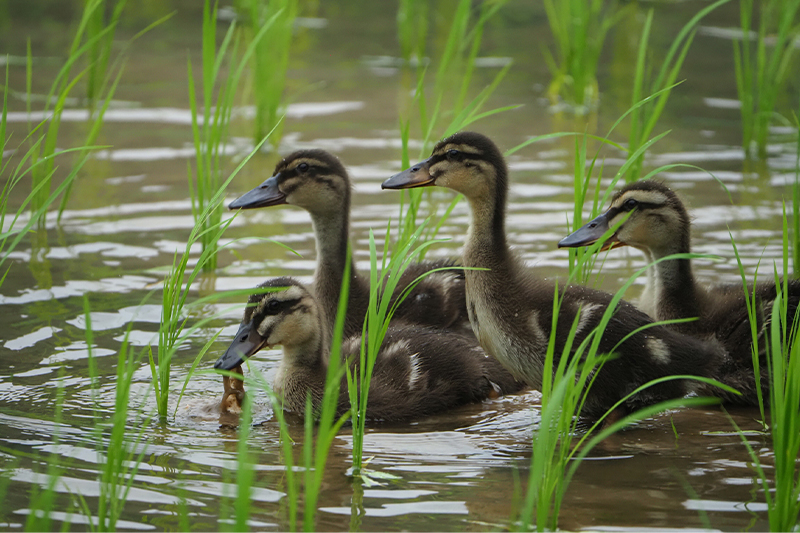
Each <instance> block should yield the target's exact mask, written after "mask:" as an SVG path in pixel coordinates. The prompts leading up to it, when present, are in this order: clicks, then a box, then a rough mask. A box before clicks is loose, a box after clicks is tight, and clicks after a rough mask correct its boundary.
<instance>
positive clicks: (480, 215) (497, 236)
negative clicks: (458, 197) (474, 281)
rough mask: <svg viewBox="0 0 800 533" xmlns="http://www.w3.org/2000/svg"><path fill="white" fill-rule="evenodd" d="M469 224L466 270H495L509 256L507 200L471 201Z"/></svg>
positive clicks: (465, 248) (465, 259)
mask: <svg viewBox="0 0 800 533" xmlns="http://www.w3.org/2000/svg"><path fill="white" fill-rule="evenodd" d="M469 203H470V224H469V231H468V232H467V242H466V245H465V246H464V266H469V267H481V268H491V269H492V270H493V271H494V270H495V269H496V268H499V267H500V266H502V265H504V264H505V263H506V262H507V261H508V258H509V256H510V253H509V249H508V243H507V241H506V231H505V202H504V198H494V199H491V198H480V199H470V200H469Z"/></svg>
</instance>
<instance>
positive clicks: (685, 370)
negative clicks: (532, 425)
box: [383, 132, 724, 418]
mask: <svg viewBox="0 0 800 533" xmlns="http://www.w3.org/2000/svg"><path fill="white" fill-rule="evenodd" d="M431 185H438V186H442V187H448V188H451V189H454V190H456V191H458V192H460V193H461V194H463V195H464V196H465V197H466V199H467V200H468V202H469V207H470V215H471V216H470V226H469V232H468V234H467V240H466V244H465V246H464V251H463V255H462V263H463V265H464V266H465V267H469V268H470V269H469V270H465V276H466V294H467V309H468V311H469V319H470V322H471V324H472V329H473V331H474V332H475V335H476V336H477V337H478V340H479V341H480V344H481V346H482V347H483V348H484V349H485V350H486V351H487V352H488V353H490V354H491V355H493V356H494V357H496V358H497V359H498V360H499V361H500V362H501V363H502V364H503V366H505V367H506V368H508V369H509V370H510V371H511V373H512V374H513V375H514V376H515V377H516V378H517V379H520V380H523V381H525V382H526V383H527V384H528V385H530V386H532V387H535V388H539V387H541V385H542V373H543V371H544V363H545V357H546V353H547V347H548V342H549V338H550V330H551V324H552V323H553V322H552V314H553V297H554V294H555V287H554V285H553V282H551V281H548V280H546V279H543V278H541V277H539V276H537V275H536V274H535V273H534V271H533V270H532V269H530V268H528V267H526V266H525V265H524V264H523V262H522V261H521V260H520V259H519V258H518V257H517V256H516V255H515V254H514V253H513V252H512V251H511V249H510V248H509V246H508V244H507V241H506V234H505V211H506V197H507V193H508V171H507V168H506V163H505V161H504V159H503V156H502V154H501V153H500V150H499V149H498V148H497V146H495V144H494V143H493V142H492V141H491V140H490V139H489V138H487V137H486V136H484V135H481V134H479V133H473V132H460V133H456V134H455V135H452V136H451V137H448V138H447V139H444V140H443V141H440V142H439V143H438V144H437V145H436V147H435V148H434V149H433V153H432V154H431V156H430V158H428V159H427V160H425V161H423V162H421V163H418V164H417V165H414V166H413V167H411V168H410V169H408V170H406V171H404V172H401V173H400V174H397V175H395V176H393V177H391V178H389V179H388V180H386V181H385V182H384V183H383V188H385V189H401V188H411V187H423V186H431ZM473 267H477V268H480V269H481V270H472V269H471V268H473ZM559 295H560V296H561V295H563V303H562V305H561V307H560V310H559V314H558V321H557V326H556V328H557V329H556V335H555V337H556V347H555V353H556V357H557V358H558V357H560V354H561V353H562V352H563V348H564V346H565V341H567V339H568V335H569V330H570V328H571V326H572V324H573V323H574V322H575V319H576V318H577V333H576V336H575V342H574V343H573V344H572V349H571V351H572V352H574V350H575V347H577V346H578V345H579V344H580V343H581V342H582V341H583V340H584V339H585V338H586V337H587V336H588V335H589V334H590V333H591V332H592V331H593V330H594V328H595V326H597V325H598V323H599V322H600V320H601V317H602V316H603V313H604V312H605V310H606V308H607V307H608V306H609V304H610V303H611V299H612V295H610V294H608V293H605V292H602V291H597V290H592V289H589V288H586V287H581V286H574V285H569V286H560V287H559ZM652 324H653V320H652V319H651V318H650V317H648V316H647V315H646V314H644V313H642V312H641V311H639V310H638V309H636V308H635V307H634V306H633V305H630V304H628V303H627V302H624V301H621V302H620V303H619V304H618V305H617V307H616V308H615V310H614V314H613V317H612V319H611V321H610V322H609V324H608V326H607V327H606V329H605V331H604V332H603V335H602V337H601V341H600V347H599V353H606V354H609V353H613V354H614V355H615V357H613V358H611V359H609V360H608V361H606V362H605V364H604V365H603V366H602V368H601V369H600V370H599V372H598V373H597V375H596V378H595V381H594V383H593V384H592V386H591V388H590V390H589V392H588V397H587V400H586V403H585V404H584V407H583V411H582V414H583V415H585V416H587V417H590V418H597V417H599V416H601V415H602V414H603V413H605V412H606V411H607V410H608V409H609V408H611V406H612V405H614V404H615V403H616V402H617V401H618V400H620V399H621V398H623V397H624V396H625V395H626V394H628V393H629V392H631V391H632V390H634V389H635V388H636V387H638V386H640V385H643V384H644V383H647V382H648V381H650V380H653V379H655V378H660V377H665V376H670V375H676V374H687V375H696V376H704V377H711V376H713V375H714V371H715V370H716V368H717V367H718V366H719V364H720V361H721V360H722V359H723V358H724V351H723V350H722V349H721V348H720V347H719V346H718V345H715V344H713V343H708V342H703V341H700V340H699V339H696V338H694V337H690V336H686V335H681V334H679V333H677V332H675V331H672V330H670V329H669V328H665V327H662V326H654V325H652ZM644 327H646V329H645V330H642V329H641V328H644ZM556 364H557V361H556ZM696 388H697V385H696V382H694V381H692V380H671V381H667V382H665V383H662V384H659V385H656V386H654V387H650V388H649V389H647V390H646V391H644V392H643V393H640V394H638V395H636V396H634V397H633V398H632V399H630V400H628V401H627V402H626V404H625V407H624V408H623V410H630V409H632V408H635V407H637V406H641V405H648V404H654V403H657V402H659V401H661V400H665V399H669V398H678V397H682V396H684V395H686V394H687V393H690V392H693V391H694V390H695V389H696ZM617 414H622V413H617Z"/></svg>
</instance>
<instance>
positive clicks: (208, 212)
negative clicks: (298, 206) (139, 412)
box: [150, 138, 266, 422]
mask: <svg viewBox="0 0 800 533" xmlns="http://www.w3.org/2000/svg"><path fill="white" fill-rule="evenodd" d="M265 141H266V138H264V139H263V140H262V141H261V143H259V144H258V145H256V147H255V148H254V149H253V151H252V152H250V154H249V155H248V156H247V157H245V158H244V159H243V160H242V161H241V162H240V163H239V165H238V166H237V167H236V169H235V170H234V171H233V172H232V173H231V175H230V176H229V177H228V179H227V180H226V181H225V182H224V183H222V184H221V185H220V186H219V187H218V188H217V189H216V190H215V191H214V194H213V196H211V197H210V198H209V199H208V201H207V203H206V205H205V208H204V210H203V211H202V213H201V214H200V218H199V219H198V220H196V222H195V225H194V227H193V228H192V231H191V233H190V234H189V239H188V240H187V242H186V247H185V248H184V251H183V254H182V255H181V256H180V258H178V252H177V251H176V252H175V255H174V256H173V260H172V267H171V269H170V271H169V273H168V274H167V275H166V277H165V278H164V289H163V293H162V300H161V324H160V326H159V330H158V357H157V358H154V357H153V354H152V352H151V353H150V370H151V373H152V376H153V384H154V388H155V396H156V405H157V407H158V416H159V419H160V420H161V421H162V422H165V421H166V420H167V414H168V409H167V406H168V401H169V384H170V366H171V362H172V357H173V356H174V355H175V352H176V351H177V350H178V348H179V347H180V346H181V345H182V344H183V343H184V342H185V341H186V339H187V338H188V337H189V336H190V335H191V334H192V333H194V331H196V330H197V329H198V328H200V327H202V326H203V325H204V324H206V323H207V322H208V321H209V320H210V319H209V318H206V319H203V320H201V321H199V322H198V323H196V324H194V325H193V326H192V327H191V328H189V329H186V328H185V326H186V323H187V321H188V319H189V317H188V316H187V315H185V312H184V308H185V307H186V305H187V299H188V297H189V291H190V290H191V287H192V284H193V283H194V281H195V279H197V276H198V275H199V274H200V273H201V272H202V271H203V270H204V269H205V268H206V267H205V265H206V263H208V262H209V261H212V260H213V261H216V253H217V249H216V246H215V247H213V248H212V247H205V248H203V249H202V251H201V253H200V257H199V258H198V259H197V261H196V263H195V265H194V267H193V268H192V269H191V271H189V273H188V277H187V267H188V264H189V258H190V256H191V249H192V245H194V244H195V243H197V242H201V239H203V238H208V239H211V240H212V241H213V242H214V243H216V242H217V241H219V239H220V237H221V236H222V234H223V233H224V232H225V230H226V229H227V228H228V226H229V225H230V224H231V222H233V217H231V218H229V219H227V220H225V221H223V220H219V221H217V222H215V223H211V222H209V219H210V218H211V217H212V216H214V213H217V212H219V211H221V206H222V202H223V200H224V193H225V188H226V187H227V186H228V184H229V183H230V182H231V180H232V179H233V178H234V177H235V176H236V174H238V173H239V171H240V170H241V169H242V167H243V166H244V165H245V164H246V163H247V162H248V161H249V160H250V158H251V157H252V156H253V154H254V153H255V152H256V151H258V149H259V148H260V147H261V145H262V144H263V143H264V142H265ZM220 218H221V215H220ZM209 235H210V236H209ZM184 280H185V281H184ZM242 292H244V291H238V292H237V291H233V292H226V293H216V294H213V295H211V296H209V297H207V298H206V299H205V300H198V301H197V302H196V305H199V304H201V303H202V302H204V301H208V300H209V299H218V298H222V297H223V296H229V295H232V294H241V293H242ZM209 342H210V341H209ZM207 349H208V344H207V345H206V348H204V349H203V350H202V351H201V354H200V356H202V354H203V353H205V350H207ZM198 359H199V358H198ZM196 364H197V360H196V361H195V365H196ZM185 388H186V385H185V384H184V389H185Z"/></svg>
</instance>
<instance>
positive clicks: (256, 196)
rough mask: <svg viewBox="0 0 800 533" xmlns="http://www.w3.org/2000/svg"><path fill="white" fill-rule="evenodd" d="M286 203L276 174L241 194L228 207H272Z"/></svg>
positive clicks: (232, 209)
mask: <svg viewBox="0 0 800 533" xmlns="http://www.w3.org/2000/svg"><path fill="white" fill-rule="evenodd" d="M285 203H286V195H285V194H283V193H282V192H281V191H280V189H278V180H277V179H275V176H273V177H271V178H269V179H268V180H267V181H265V182H264V183H262V184H261V185H259V186H258V187H256V188H255V189H253V190H251V191H248V192H246V193H244V194H243V195H241V196H240V197H239V198H237V199H236V200H234V201H232V202H231V203H230V204H228V209H230V210H231V211H235V210H237V209H258V208H259V207H271V206H273V205H282V204H285Z"/></svg>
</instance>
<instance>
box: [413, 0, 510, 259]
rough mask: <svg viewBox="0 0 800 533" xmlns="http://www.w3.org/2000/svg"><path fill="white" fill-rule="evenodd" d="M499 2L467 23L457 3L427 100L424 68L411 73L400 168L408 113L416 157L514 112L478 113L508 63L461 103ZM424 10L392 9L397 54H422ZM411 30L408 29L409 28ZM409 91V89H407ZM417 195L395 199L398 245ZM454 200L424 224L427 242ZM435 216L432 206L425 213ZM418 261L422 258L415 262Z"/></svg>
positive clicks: (463, 4)
mask: <svg viewBox="0 0 800 533" xmlns="http://www.w3.org/2000/svg"><path fill="white" fill-rule="evenodd" d="M504 4H505V0H502V1H499V2H483V3H482V4H481V7H480V13H479V14H478V16H477V20H475V22H474V23H472V26H471V27H470V24H471V19H472V13H471V9H472V7H471V2H470V1H469V0H459V3H458V5H457V6H456V9H455V11H454V12H453V13H452V21H451V23H450V28H449V31H448V35H447V41H446V43H445V45H444V48H443V50H442V53H441V56H440V57H439V58H438V59H437V61H436V63H435V64H436V72H435V78H434V82H433V89H432V94H431V96H430V98H429V97H428V96H427V95H426V83H425V82H426V78H425V75H426V68H422V67H421V65H422V61H419V65H420V67H419V68H417V69H416V80H415V82H414V85H413V96H412V97H411V99H410V102H407V103H406V107H405V109H404V111H403V112H401V115H403V114H404V115H405V116H401V118H400V136H401V142H402V153H401V166H402V168H406V167H408V166H410V165H411V157H410V153H409V150H408V144H409V138H410V132H411V123H412V120H411V115H412V113H414V112H416V114H417V117H418V118H417V120H418V122H419V130H420V132H421V138H422V147H421V150H420V153H419V155H418V157H420V158H421V157H423V156H424V154H426V153H428V152H430V148H431V143H432V142H433V141H435V140H436V139H439V138H441V137H446V136H448V135H451V134H453V133H455V132H457V131H459V130H462V129H464V128H466V127H467V126H468V125H470V124H472V123H473V122H475V121H477V120H480V119H482V118H485V117H488V116H490V115H493V114H496V113H500V112H503V111H507V110H510V109H514V108H515V107H517V106H507V107H503V108H499V109H493V110H490V111H483V108H484V106H485V104H486V101H487V100H488V99H489V97H490V96H491V95H492V93H493V92H494V90H495V89H496V88H497V86H498V85H499V84H500V82H501V81H502V80H503V78H504V77H505V75H506V73H507V72H508V70H509V69H510V67H511V65H510V64H508V65H506V66H505V67H503V68H502V69H500V71H499V72H498V73H497V74H496V75H495V77H494V79H493V80H492V82H491V83H490V84H489V85H488V86H486V87H485V88H484V89H483V90H482V91H480V92H479V93H478V95H477V96H475V97H474V98H473V99H472V100H470V101H467V95H468V93H469V88H470V85H471V82H472V75H473V73H474V68H475V67H474V66H475V60H476V58H477V56H478V51H479V49H480V45H481V40H482V37H483V30H484V27H485V25H486V22H487V21H488V20H489V19H491V17H492V16H493V15H494V14H495V13H496V12H497V11H498V10H499V9H500V8H502V6H503V5H504ZM424 9H425V8H423V7H422V5H421V4H420V2H416V1H414V0H409V1H408V2H403V3H401V5H400V7H399V11H398V33H399V35H400V37H401V39H400V40H401V48H402V50H403V54H404V55H405V54H409V58H410V57H411V56H412V55H416V56H417V57H420V58H421V55H422V54H423V53H424V50H425V48H424V44H423V43H424V40H425V37H426V35H425V28H426V26H425V25H424V24H423V25H420V24H415V22H419V20H420V14H421V13H425V10H424ZM412 25H413V26H414V27H413V28H412V27H411V26H412ZM412 37H416V41H417V42H416V43H415V44H412V43H411V42H410V39H411V38H412ZM408 89H411V87H408ZM423 197H427V198H428V199H429V200H430V198H431V192H430V191H422V190H420V189H409V190H407V191H403V193H402V196H401V200H400V215H399V221H400V229H399V235H398V239H399V242H404V241H407V240H408V239H409V238H411V236H412V235H413V234H414V232H415V231H416V229H417V219H418V214H419V209H420V206H421V203H422V199H423ZM459 201H460V196H457V197H456V198H454V199H453V200H452V201H451V203H450V205H449V206H448V207H447V208H445V211H444V215H443V216H442V217H441V218H440V220H439V222H438V223H437V224H433V225H431V226H430V229H429V230H428V234H427V235H426V237H427V238H434V237H435V236H436V232H437V231H438V230H439V228H440V227H441V226H442V224H443V223H444V222H445V221H446V219H447V217H448V216H449V214H450V212H451V211H452V210H453V208H454V207H455V205H456V204H457V203H458V202H459ZM434 212H435V206H434V205H433V204H432V206H431V213H429V214H430V215H433V214H434ZM422 258H424V254H423V255H422V256H421V257H420V259H422Z"/></svg>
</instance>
